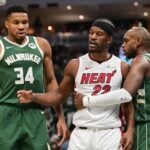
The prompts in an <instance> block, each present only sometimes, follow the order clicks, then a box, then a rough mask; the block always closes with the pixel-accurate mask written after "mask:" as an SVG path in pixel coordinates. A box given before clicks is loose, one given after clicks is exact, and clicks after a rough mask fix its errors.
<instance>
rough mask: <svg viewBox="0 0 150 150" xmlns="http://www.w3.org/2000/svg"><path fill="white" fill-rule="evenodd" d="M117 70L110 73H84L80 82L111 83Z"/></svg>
mask: <svg viewBox="0 0 150 150" xmlns="http://www.w3.org/2000/svg"><path fill="white" fill-rule="evenodd" d="M115 73H116V70H114V71H112V72H110V73H83V74H82V77H81V82H80V84H95V83H110V81H111V79H112V77H113V76H114V74H115Z"/></svg>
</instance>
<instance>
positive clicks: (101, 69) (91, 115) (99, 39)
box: [18, 19, 129, 150]
mask: <svg viewBox="0 0 150 150" xmlns="http://www.w3.org/2000/svg"><path fill="white" fill-rule="evenodd" d="M114 30H115V27H114V25H113V23H112V22H111V21H109V20H106V19H98V20H96V21H94V23H93V24H92V26H91V28H90V31H89V53H87V54H85V55H83V56H81V57H79V58H78V59H72V60H71V61H70V62H69V63H68V64H67V66H66V68H65V72H64V78H63V80H62V82H61V83H60V86H59V88H58V89H57V90H56V91H54V92H50V93H46V94H38V93H34V94H33V92H32V91H26V90H20V91H18V97H19V101H20V103H29V102H36V103H40V104H43V105H48V106H49V105H56V104H59V103H61V102H63V101H64V100H65V99H66V98H67V97H68V95H69V94H70V92H72V91H78V92H79V91H80V92H82V93H84V94H85V95H96V94H98V93H107V92H109V91H112V90H115V89H120V87H121V84H122V82H123V80H124V79H125V77H126V75H127V73H128V69H129V66H128V65H127V64H125V63H124V62H121V60H120V59H119V58H117V57H116V56H114V55H112V54H110V53H109V52H108V47H109V45H110V44H111V42H112V40H113V33H114ZM119 110H120V104H118V105H112V106H103V107H91V108H84V109H82V110H79V111H77V112H76V113H75V114H74V117H73V124H74V125H75V126H76V127H75V129H74V130H73V132H72V134H71V137H70V141H69V148H68V149H69V150H94V149H102V150H106V149H109V150H121V149H122V146H121V131H120V127H121V121H120V118H119Z"/></svg>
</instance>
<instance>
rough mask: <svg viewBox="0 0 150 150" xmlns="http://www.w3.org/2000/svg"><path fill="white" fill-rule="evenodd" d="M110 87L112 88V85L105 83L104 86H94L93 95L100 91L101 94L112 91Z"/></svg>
mask: <svg viewBox="0 0 150 150" xmlns="http://www.w3.org/2000/svg"><path fill="white" fill-rule="evenodd" d="M110 89H111V87H110V85H104V86H103V87H102V86H101V85H95V86H94V88H93V93H92V96H93V95H96V94H98V93H101V94H104V93H107V92H109V91H110Z"/></svg>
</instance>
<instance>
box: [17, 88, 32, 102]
mask: <svg viewBox="0 0 150 150" xmlns="http://www.w3.org/2000/svg"><path fill="white" fill-rule="evenodd" d="M17 97H18V100H19V102H20V103H30V102H32V101H33V92H32V91H31V90H29V91H27V90H19V91H17Z"/></svg>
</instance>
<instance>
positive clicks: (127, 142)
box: [121, 131, 134, 150]
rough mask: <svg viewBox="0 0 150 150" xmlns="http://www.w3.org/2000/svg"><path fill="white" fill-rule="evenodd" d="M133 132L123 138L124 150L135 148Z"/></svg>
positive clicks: (127, 133) (125, 134)
mask: <svg viewBox="0 0 150 150" xmlns="http://www.w3.org/2000/svg"><path fill="white" fill-rule="evenodd" d="M133 134H134V132H133V131H126V132H124V133H123V136H122V141H121V143H122V148H123V150H131V149H132V146H133Z"/></svg>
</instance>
